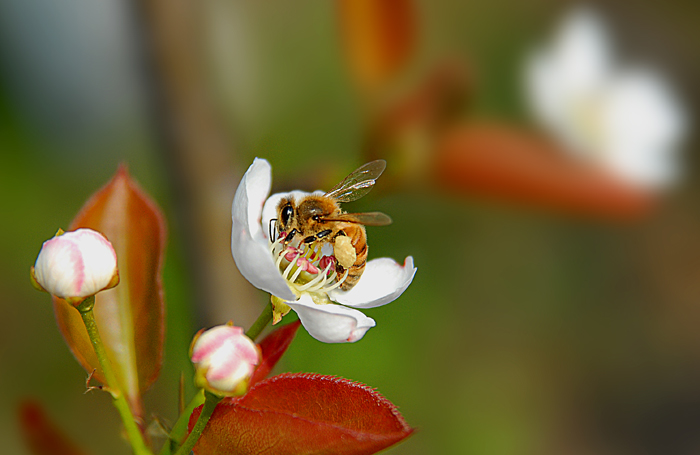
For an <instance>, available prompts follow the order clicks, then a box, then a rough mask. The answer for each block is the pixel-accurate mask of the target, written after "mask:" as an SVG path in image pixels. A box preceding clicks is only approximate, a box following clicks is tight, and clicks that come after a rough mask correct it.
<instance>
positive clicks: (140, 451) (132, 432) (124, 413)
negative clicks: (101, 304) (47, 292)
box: [78, 296, 152, 455]
mask: <svg viewBox="0 0 700 455" xmlns="http://www.w3.org/2000/svg"><path fill="white" fill-rule="evenodd" d="M94 306H95V296H91V297H88V298H87V299H85V300H84V301H83V302H82V303H81V304H80V305H79V306H78V311H79V312H80V316H82V318H83V322H84V323H85V328H86V329H87V332H88V335H89V336H90V342H91V343H92V347H93V348H94V349H95V354H97V359H98V360H99V362H100V367H101V368H102V371H103V372H104V375H105V379H106V382H107V384H105V385H106V386H107V388H108V390H109V392H110V393H111V395H112V399H113V403H114V406H115V407H116V408H117V411H118V412H119V415H120V416H121V418H122V422H123V423H124V429H125V430H126V435H127V438H128V439H129V442H130V443H131V447H132V448H133V450H134V453H135V454H136V455H152V452H151V450H150V449H149V448H148V446H146V443H145V442H144V440H143V435H142V434H141V429H140V428H139V426H138V425H137V423H136V419H134V415H133V414H132V413H131V408H129V403H127V401H126V398H125V397H124V394H123V393H122V391H121V390H119V383H118V382H117V377H116V375H115V374H114V370H112V364H111V363H110V362H109V359H108V358H107V352H106V351H105V348H104V345H103V344H102V338H100V332H99V331H98V330H97V323H96V322H95V314H94V313H93V311H92V310H93V308H94Z"/></svg>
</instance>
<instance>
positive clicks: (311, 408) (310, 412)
mask: <svg viewBox="0 0 700 455" xmlns="http://www.w3.org/2000/svg"><path fill="white" fill-rule="evenodd" d="M200 412H201V407H200V408H198V409H196V410H195V412H193V413H192V416H191V417H190V428H191V427H192V426H193V425H194V422H196V419H197V418H198V417H199V413H200ZM412 433H413V429H412V428H411V427H409V426H408V424H406V422H405V421H404V419H403V417H402V416H401V414H399V412H398V410H397V409H396V406H394V405H393V404H392V403H391V402H390V401H389V400H387V399H386V398H384V397H383V396H381V395H380V394H379V393H378V392H377V391H375V390H374V389H372V388H370V387H367V386H366V385H364V384H359V383H357V382H352V381H348V380H347V379H342V378H336V377H332V376H322V375H318V374H290V373H285V374H281V375H279V376H274V377H272V378H269V379H266V380H264V381H262V382H259V383H258V384H257V385H255V386H254V387H253V388H251V389H250V391H249V392H248V393H247V394H246V395H244V396H243V397H240V398H237V399H227V400H224V401H222V402H221V403H219V405H218V406H217V408H216V409H215V410H214V413H213V414H212V417H211V420H209V423H208V425H207V427H206V428H205V429H204V432H203V433H202V436H201V438H200V439H199V442H198V443H197V445H196V446H195V450H194V451H195V453H196V454H197V455H210V454H211V455H213V454H217V455H227V454H230V455H233V454H236V455H253V454H260V453H274V454H276V455H310V454H319V455H320V454H336V455H368V454H372V453H376V452H379V451H380V450H383V449H385V448H387V447H389V446H391V445H393V444H396V443H397V442H399V441H402V440H403V439H405V438H407V437H408V436H410V435H411V434H412Z"/></svg>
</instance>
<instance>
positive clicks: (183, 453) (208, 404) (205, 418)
mask: <svg viewBox="0 0 700 455" xmlns="http://www.w3.org/2000/svg"><path fill="white" fill-rule="evenodd" d="M222 398H223V397H220V396H218V395H214V394H213V393H210V392H204V406H203V407H202V412H201V413H200V414H199V418H198V419H197V422H196V423H195V424H194V427H192V431H190V434H189V436H187V439H185V442H184V443H183V444H182V446H180V448H179V449H178V450H177V452H175V455H189V453H190V452H191V451H192V448H193V447H194V445H195V444H196V443H197V441H198V440H199V437H200V436H201V435H202V431H204V427H206V426H207V422H209V418H210V417H211V415H212V413H213V412H214V409H216V405H217V404H219V401H221V399H222Z"/></svg>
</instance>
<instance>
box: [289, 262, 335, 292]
mask: <svg viewBox="0 0 700 455" xmlns="http://www.w3.org/2000/svg"><path fill="white" fill-rule="evenodd" d="M329 267H330V264H328V266H327V267H326V268H325V269H323V273H320V274H319V275H318V276H317V277H316V278H314V279H313V280H311V281H309V282H308V283H306V284H304V285H302V286H299V287H297V291H307V290H309V289H310V288H311V287H314V289H312V290H311V292H314V291H317V290H318V289H321V288H322V287H323V286H324V285H325V284H326V281H327V275H326V273H327V272H328V269H329ZM319 281H323V283H321V285H320V286H319V287H318V288H315V286H316V284H318V282H319Z"/></svg>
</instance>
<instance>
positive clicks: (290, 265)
mask: <svg viewBox="0 0 700 455" xmlns="http://www.w3.org/2000/svg"><path fill="white" fill-rule="evenodd" d="M299 256H301V253H300V254H297V257H296V258H294V260H293V261H290V262H289V265H288V266H287V268H286V269H284V273H282V278H284V279H285V280H286V279H287V277H288V276H289V272H291V270H292V269H293V268H294V265H295V264H296V263H297V259H299ZM298 276H299V275H298V274H297V275H296V276H295V277H294V280H296V279H297V277H298ZM294 280H289V281H291V282H292V283H293V282H294Z"/></svg>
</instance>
